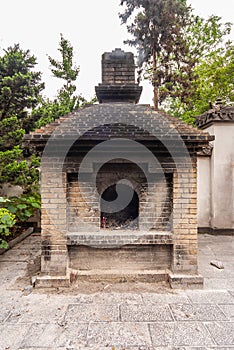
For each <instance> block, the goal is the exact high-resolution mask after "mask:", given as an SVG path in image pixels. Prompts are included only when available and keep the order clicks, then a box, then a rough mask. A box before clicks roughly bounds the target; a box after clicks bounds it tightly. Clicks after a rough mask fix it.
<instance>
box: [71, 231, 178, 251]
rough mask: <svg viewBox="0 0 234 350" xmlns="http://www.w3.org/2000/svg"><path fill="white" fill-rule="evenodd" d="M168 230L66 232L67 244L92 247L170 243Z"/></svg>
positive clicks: (170, 238) (170, 237)
mask: <svg viewBox="0 0 234 350" xmlns="http://www.w3.org/2000/svg"><path fill="white" fill-rule="evenodd" d="M172 243H173V241H172V233H171V232H170V231H140V230H100V231H99V232H93V233H90V232H80V233H78V232H72V233H71V232H68V233H67V245H71V246H72V245H84V246H88V247H93V248H121V247H123V246H125V245H130V244H131V245H139V246H140V245H149V244H150V245H160V244H172Z"/></svg>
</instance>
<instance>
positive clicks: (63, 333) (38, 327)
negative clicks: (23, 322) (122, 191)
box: [20, 323, 88, 349]
mask: <svg viewBox="0 0 234 350" xmlns="http://www.w3.org/2000/svg"><path fill="white" fill-rule="evenodd" d="M87 330H88V324H84V323H83V324H76V325H74V324H71V325H68V326H66V327H64V326H59V325H58V324H54V323H50V324H38V323H35V324H32V325H31V327H30V328H29V330H28V332H27V333H26V335H25V337H24V340H23V341H22V342H21V345H20V346H21V348H30V347H32V348H33V347H35V346H37V347H42V348H45V347H52V348H61V347H64V348H65V349H72V348H74V347H76V346H78V345H82V344H85V343H86V335H87Z"/></svg>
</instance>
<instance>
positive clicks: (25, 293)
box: [23, 286, 33, 295]
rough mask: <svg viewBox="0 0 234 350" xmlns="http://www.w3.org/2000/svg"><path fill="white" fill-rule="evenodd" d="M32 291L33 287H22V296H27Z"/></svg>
mask: <svg viewBox="0 0 234 350" xmlns="http://www.w3.org/2000/svg"><path fill="white" fill-rule="evenodd" d="M32 290H33V286H26V287H24V290H23V295H29V294H30V293H32Z"/></svg>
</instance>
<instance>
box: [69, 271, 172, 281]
mask: <svg viewBox="0 0 234 350" xmlns="http://www.w3.org/2000/svg"><path fill="white" fill-rule="evenodd" d="M70 272H71V274H72V275H73V276H75V279H76V280H78V281H79V280H80V281H81V280H82V281H84V280H85V281H89V282H103V281H105V282H146V283H150V282H152V283H153V282H168V271H166V270H155V271H154V270H143V271H131V270H123V271H121V270H88V271H84V270H74V269H70Z"/></svg>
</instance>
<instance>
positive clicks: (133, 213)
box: [101, 184, 139, 230]
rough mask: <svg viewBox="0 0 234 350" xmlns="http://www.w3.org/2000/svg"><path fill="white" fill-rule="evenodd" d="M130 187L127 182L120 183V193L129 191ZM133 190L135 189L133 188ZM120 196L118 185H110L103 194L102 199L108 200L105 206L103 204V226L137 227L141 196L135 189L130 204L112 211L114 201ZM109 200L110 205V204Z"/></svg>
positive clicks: (116, 227) (115, 227) (110, 227)
mask: <svg viewBox="0 0 234 350" xmlns="http://www.w3.org/2000/svg"><path fill="white" fill-rule="evenodd" d="M129 189H130V187H129V186H128V185H125V184H120V185H118V191H119V192H118V193H119V196H120V197H121V194H124V193H127V191H129ZM131 191H133V190H131ZM117 197H118V194H117V191H116V185H112V186H110V187H108V188H107V189H106V190H105V191H104V192H103V194H102V199H103V200H105V201H106V206H105V208H103V205H102V204H101V227H103V228H104V227H105V228H109V229H112V230H117V229H131V230H133V229H137V228H138V216H139V198H138V195H137V193H136V192H135V191H133V196H132V199H131V201H130V202H129V204H128V205H127V206H126V207H125V208H124V209H122V210H120V211H115V212H111V211H112V210H113V208H114V204H113V201H115V200H116V199H117ZM108 202H109V203H110V205H109V206H108Z"/></svg>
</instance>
